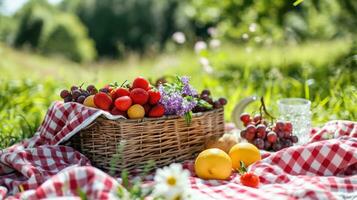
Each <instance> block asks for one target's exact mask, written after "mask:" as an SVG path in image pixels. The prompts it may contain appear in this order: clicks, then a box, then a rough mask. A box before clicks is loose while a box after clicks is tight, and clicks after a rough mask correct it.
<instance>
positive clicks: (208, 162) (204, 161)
mask: <svg viewBox="0 0 357 200" xmlns="http://www.w3.org/2000/svg"><path fill="white" fill-rule="evenodd" d="M195 172H196V174H197V176H198V177H200V178H202V179H219V180H225V179H228V178H229V177H230V175H231V173H232V161H231V158H230V157H229V156H228V154H227V153H226V152H224V151H223V150H221V149H217V148H213V149H206V150H204V151H202V152H201V153H200V154H199V155H198V157H197V158H196V160H195Z"/></svg>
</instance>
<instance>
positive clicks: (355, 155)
mask: <svg viewBox="0 0 357 200" xmlns="http://www.w3.org/2000/svg"><path fill="white" fill-rule="evenodd" d="M100 115H104V116H105V117H107V118H109V119H115V118H116V117H115V116H112V115H110V114H109V113H107V112H104V111H101V110H97V109H93V108H88V107H84V106H82V105H80V104H77V103H66V104H63V103H60V102H56V103H54V104H53V105H52V106H51V108H50V109H49V110H48V112H47V114H46V117H45V120H44V122H43V123H42V125H41V127H40V128H39V129H38V132H37V133H36V134H35V136H34V137H33V138H30V139H28V140H25V141H23V142H22V143H19V144H16V145H14V146H12V147H9V148H8V149H5V150H2V151H1V152H0V199H2V198H5V197H6V198H8V199H43V198H54V197H58V198H61V197H62V198H63V199H79V192H78V191H79V189H80V191H81V192H83V193H85V194H86V196H87V198H88V199H115V198H116V196H115V192H116V190H117V187H118V182H117V181H116V180H115V179H114V178H112V177H110V176H109V175H107V174H105V173H104V172H102V171H100V170H99V169H96V168H94V167H91V166H90V162H89V160H88V159H87V158H86V157H84V156H83V155H82V154H80V153H79V152H77V151H75V150H74V149H72V148H71V147H66V146H62V145H60V144H61V143H63V142H65V141H67V140H68V139H69V138H70V137H71V136H73V135H74V134H75V133H77V132H78V131H79V130H81V129H82V128H84V127H85V126H87V125H88V124H90V123H91V122H92V121H94V120H95V119H96V118H97V117H99V116H100ZM326 127H327V128H325V127H322V128H321V129H318V130H314V132H313V136H312V140H311V142H312V143H310V144H307V145H304V146H296V147H291V148H288V149H284V150H281V151H279V152H277V153H272V154H267V155H265V156H264V157H265V158H264V159H263V160H262V161H260V162H257V163H256V164H254V165H252V166H251V167H250V170H252V171H254V172H255V173H257V174H258V175H259V176H260V178H261V182H262V184H261V186H260V187H259V189H254V188H249V187H245V186H243V185H241V184H240V182H239V176H238V175H236V174H234V175H232V177H231V179H230V180H227V181H214V180H209V181H204V180H202V179H199V178H197V177H196V176H195V174H194V170H193V162H192V161H188V162H185V163H184V166H185V168H187V169H189V170H190V172H191V175H192V176H191V177H190V181H191V188H192V190H194V191H195V193H196V194H200V198H199V199H202V198H206V199H349V198H350V199H353V198H356V197H357V139H356V138H353V137H351V136H356V135H357V133H356V132H357V123H355V122H348V121H335V122H330V123H328V124H327V125H326ZM346 127H347V129H346ZM327 129H328V130H327ZM336 133H341V134H336ZM319 134H320V137H318V135H319ZM326 134H330V135H333V137H337V136H341V135H344V136H343V137H338V138H337V139H330V140H325V141H319V140H321V139H325V138H326V139H327V138H331V137H325V136H324V135H326ZM314 138H315V139H314ZM22 190H25V191H24V192H20V191H22ZM10 195H12V196H10Z"/></svg>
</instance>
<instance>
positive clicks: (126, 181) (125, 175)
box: [121, 170, 129, 188]
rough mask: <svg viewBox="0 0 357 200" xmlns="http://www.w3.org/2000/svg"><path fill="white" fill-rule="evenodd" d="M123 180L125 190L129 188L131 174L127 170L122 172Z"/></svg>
mask: <svg viewBox="0 0 357 200" xmlns="http://www.w3.org/2000/svg"><path fill="white" fill-rule="evenodd" d="M121 179H122V180H123V186H124V187H125V188H128V187H129V172H128V171H127V170H123V171H122V172H121Z"/></svg>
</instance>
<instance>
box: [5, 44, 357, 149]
mask: <svg viewBox="0 0 357 200" xmlns="http://www.w3.org/2000/svg"><path fill="white" fill-rule="evenodd" d="M355 48H356V47H355ZM354 54H356V52H353V50H352V42H351V41H349V40H337V41H328V42H310V43H306V44H301V45H299V46H294V45H288V46H272V47H261V48H255V49H253V51H252V52H251V53H247V52H246V51H245V47H244V46H242V47H240V46H232V45H227V46H223V47H222V48H221V49H220V50H217V51H211V52H203V53H202V55H201V56H206V57H207V58H209V60H210V61H211V63H212V66H213V68H214V73H213V74H207V73H205V72H204V71H203V70H202V68H201V66H200V65H199V62H198V58H199V56H197V55H195V54H194V53H193V52H192V51H190V50H187V49H181V50H177V51H175V52H171V53H170V52H168V53H164V54H161V55H158V56H154V57H146V58H145V59H140V58H139V57H138V56H135V55H131V56H130V57H129V58H127V59H126V60H125V61H121V62H114V61H101V62H98V63H94V64H89V65H79V64H76V63H72V62H69V61H66V60H63V59H62V58H46V57H42V56H39V55H37V54H35V53H31V52H25V51H15V50H13V49H11V48H8V47H6V46H4V45H0V55H1V58H2V59H0V71H1V73H2V74H1V76H0V77H1V78H0V121H1V126H0V140H1V142H0V149H1V148H4V147H6V146H9V145H10V144H12V143H14V142H17V141H19V140H21V139H23V138H27V137H30V136H31V135H32V133H33V132H34V131H35V130H36V128H37V127H38V126H39V124H40V123H41V121H42V118H43V116H44V114H45V112H46V111H47V108H48V106H49V105H50V104H51V102H52V101H54V100H59V97H58V93H59V91H60V89H61V88H64V87H69V86H70V85H72V84H77V85H78V84H81V83H83V82H84V83H95V84H97V86H98V87H99V86H101V85H102V84H104V83H107V82H114V81H117V82H122V81H124V80H126V79H128V80H131V79H132V78H133V77H135V76H138V75H143V76H146V77H151V78H153V79H154V78H158V77H160V76H162V75H184V74H185V75H189V76H191V77H192V83H193V85H194V86H195V87H197V88H198V89H203V88H210V89H211V90H212V92H213V95H214V96H217V97H218V96H225V97H227V98H228V100H229V104H228V105H227V107H226V120H227V121H228V120H230V113H231V111H232V109H233V107H234V105H235V103H237V102H238V101H239V100H240V99H242V98H244V97H247V96H250V95H259V96H264V97H265V99H266V103H267V105H268V108H269V109H270V110H271V111H272V112H273V113H276V109H277V108H276V101H277V100H278V99H279V98H283V97H303V98H307V99H310V100H311V101H312V111H313V122H314V125H320V124H322V123H324V122H326V121H328V120H333V119H347V120H356V119H357V114H356V113H357V91H356V90H357V88H356V85H357V83H356V82H357V81H356V80H357V73H356V58H355V57H353V55H354ZM257 108H258V107H257V104H256V105H254V104H253V105H252V106H250V107H249V111H251V112H254V111H257Z"/></svg>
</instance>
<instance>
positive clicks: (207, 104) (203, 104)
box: [192, 89, 227, 113]
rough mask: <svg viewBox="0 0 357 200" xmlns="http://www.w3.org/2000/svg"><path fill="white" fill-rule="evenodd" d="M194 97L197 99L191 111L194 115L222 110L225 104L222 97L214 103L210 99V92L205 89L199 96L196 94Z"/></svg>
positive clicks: (225, 101)
mask: <svg viewBox="0 0 357 200" xmlns="http://www.w3.org/2000/svg"><path fill="white" fill-rule="evenodd" d="M195 97H196V98H197V99H198V103H197V105H196V106H195V107H194V108H193V109H192V112H194V113H197V112H204V111H208V110H212V109H218V108H222V107H223V106H225V105H226V104H227V100H226V99H225V98H222V97H221V98H219V99H217V100H216V101H214V100H213V99H212V97H211V91H209V90H207V89H205V90H202V92H201V94H198V95H196V96H195Z"/></svg>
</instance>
